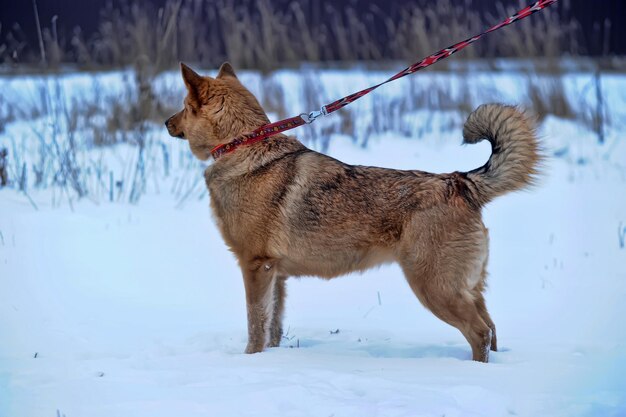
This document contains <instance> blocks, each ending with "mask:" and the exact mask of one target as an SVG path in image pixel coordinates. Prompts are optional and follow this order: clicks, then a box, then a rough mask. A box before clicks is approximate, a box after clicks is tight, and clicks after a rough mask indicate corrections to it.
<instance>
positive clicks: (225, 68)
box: [217, 61, 237, 78]
mask: <svg viewBox="0 0 626 417" xmlns="http://www.w3.org/2000/svg"><path fill="white" fill-rule="evenodd" d="M224 77H233V78H237V75H235V70H234V69H233V66H232V65H230V62H228V61H227V62H224V63H223V64H222V66H221V67H220V70H219V72H218V73H217V78H224Z"/></svg>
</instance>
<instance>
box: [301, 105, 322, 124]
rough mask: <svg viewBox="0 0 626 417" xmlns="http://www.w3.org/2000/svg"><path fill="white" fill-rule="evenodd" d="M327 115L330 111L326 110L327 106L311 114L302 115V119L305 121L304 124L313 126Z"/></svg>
mask: <svg viewBox="0 0 626 417" xmlns="http://www.w3.org/2000/svg"><path fill="white" fill-rule="evenodd" d="M327 114H328V111H327V110H326V106H322V108H321V109H319V110H314V111H312V112H310V113H302V114H300V117H301V118H302V120H304V123H306V124H311V123H313V122H314V121H315V119H317V118H318V117H321V116H326V115H327Z"/></svg>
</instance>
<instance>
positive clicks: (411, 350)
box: [283, 338, 508, 361]
mask: <svg viewBox="0 0 626 417" xmlns="http://www.w3.org/2000/svg"><path fill="white" fill-rule="evenodd" d="M283 347H294V346H291V344H290V345H288V346H285V345H284V344H283ZM298 347H299V348H301V349H313V350H315V351H320V352H322V351H323V352H324V353H331V352H332V353H336V354H340V355H342V356H343V355H351V354H356V355H355V356H362V355H361V353H362V354H364V355H365V356H369V357H372V358H398V359H400V358H407V359H409V358H414V359H422V358H451V359H459V360H464V361H465V360H467V361H469V360H471V359H472V351H471V349H468V348H467V347H465V346H463V345H462V344H459V345H452V344H447V345H446V344H411V345H407V344H405V343H402V344H394V343H392V342H388V341H383V342H370V341H365V342H357V343H353V342H348V341H330V340H321V339H315V338H303V339H299V346H298ZM502 350H503V351H507V350H508V349H502ZM494 353H495V352H492V354H494ZM493 356H496V355H493ZM494 359H495V358H494Z"/></svg>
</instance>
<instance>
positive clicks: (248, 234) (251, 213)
mask: <svg viewBox="0 0 626 417" xmlns="http://www.w3.org/2000/svg"><path fill="white" fill-rule="evenodd" d="M207 185H208V189H209V195H210V197H211V210H212V212H213V216H214V217H215V219H216V222H217V225H218V228H219V230H220V232H221V234H222V237H223V238H224V240H225V242H226V244H227V245H228V246H230V247H231V249H233V250H235V251H237V252H238V251H239V250H243V249H244V248H245V249H246V251H249V250H251V249H253V248H254V247H255V246H263V244H264V241H265V240H266V239H267V235H268V228H269V225H268V223H269V222H268V213H267V210H265V208H264V204H263V202H262V199H261V198H260V195H259V194H260V193H259V192H258V190H257V192H255V191H254V187H253V186H251V185H250V184H246V183H243V184H242V183H240V182H238V181H214V182H211V183H209V184H207Z"/></svg>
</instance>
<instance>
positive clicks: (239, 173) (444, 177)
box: [166, 63, 540, 362]
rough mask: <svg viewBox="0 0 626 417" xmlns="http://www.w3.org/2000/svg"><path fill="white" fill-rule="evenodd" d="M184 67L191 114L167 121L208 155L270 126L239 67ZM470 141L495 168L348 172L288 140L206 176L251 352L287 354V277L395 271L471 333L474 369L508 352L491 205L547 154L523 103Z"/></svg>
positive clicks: (263, 145)
mask: <svg viewBox="0 0 626 417" xmlns="http://www.w3.org/2000/svg"><path fill="white" fill-rule="evenodd" d="M181 68H182V75H183V79H184V81H185V84H186V86H187V89H188V95H187V97H186V98H185V108H184V109H183V110H182V111H180V112H179V113H177V114H175V115H174V116H172V117H171V118H170V119H168V120H167V121H166V126H167V129H168V132H169V133H170V135H172V136H176V137H180V138H184V139H187V140H188V141H189V145H190V147H191V151H192V152H193V153H194V155H196V156H197V157H198V158H200V159H202V160H206V159H208V158H209V156H210V150H211V149H212V148H213V147H215V146H216V145H219V144H222V143H227V142H229V141H230V140H231V139H232V138H234V137H236V136H238V135H240V134H242V133H244V132H248V131H251V130H254V129H255V128H257V127H259V126H261V125H263V124H266V123H268V122H269V120H268V118H267V116H266V114H265V112H264V111H263V109H262V108H261V106H260V105H259V103H258V101H257V100H256V99H255V97H254V96H253V95H252V94H251V93H250V92H249V91H248V90H247V89H246V88H245V87H244V86H243V85H242V84H241V83H240V82H239V80H238V79H237V76H236V75H235V72H234V70H233V68H232V67H231V66H230V64H228V63H225V64H224V65H222V67H221V68H220V71H219V74H218V75H217V77H216V78H210V77H202V76H200V75H198V74H196V73H195V72H194V71H193V70H191V69H190V68H189V67H187V66H185V65H184V64H181ZM463 136H464V140H465V142H466V143H476V142H478V141H480V140H482V139H487V140H489V141H490V142H491V145H492V155H491V157H490V158H489V160H488V161H487V163H486V164H485V165H484V166H482V167H480V168H477V169H475V170H473V171H470V172H453V173H451V174H431V173H428V172H422V171H400V170H394V169H384V168H376V167H365V166H354V165H348V164H344V163H343V162H340V161H338V160H336V159H333V158H331V157H329V156H326V155H323V154H320V153H317V152H315V151H312V150H310V149H308V148H306V147H305V146H304V145H303V144H302V143H300V142H299V141H297V140H296V139H295V138H293V137H290V136H285V135H282V134H281V135H276V136H273V137H270V138H268V139H266V140H264V141H262V142H259V143H256V144H254V145H249V146H245V145H244V146H241V147H239V148H238V149H236V150H235V151H234V152H231V153H228V154H225V155H223V156H222V157H221V158H219V159H218V160H217V161H215V163H214V164H212V165H211V166H210V167H208V168H207V170H206V172H205V177H206V184H207V187H208V189H209V192H210V194H211V207H212V209H213V213H214V215H215V218H216V219H217V224H218V226H219V229H220V231H221V233H222V236H223V237H224V240H225V241H226V243H227V245H228V246H229V247H230V249H231V250H232V251H233V253H234V254H235V256H236V257H237V259H238V261H239V264H240V266H241V270H242V273H243V279H244V283H245V290H246V301H247V309H248V345H247V347H246V352H247V353H254V352H260V351H262V350H263V349H264V348H265V347H266V346H270V347H273V346H278V345H279V343H280V340H281V335H282V323H281V322H282V315H283V309H284V305H285V280H286V278H287V277H290V276H304V275H315V276H319V277H323V278H334V277H337V276H339V275H343V274H346V273H348V272H351V271H363V270H366V269H368V268H371V267H373V266H375V265H379V264H382V263H387V262H398V263H399V264H400V266H401V267H402V269H403V271H404V274H405V276H406V279H407V281H408V282H409V285H410V287H411V289H412V290H413V291H414V292H415V295H416V296H417V298H418V299H419V300H420V301H421V303H422V304H423V305H425V306H426V307H427V308H428V309H430V311H432V312H433V313H434V314H435V315H436V316H437V317H439V318H440V319H441V320H443V321H445V322H446V323H449V324H451V325H452V326H454V327H456V328H457V329H459V330H460V331H461V333H462V334H463V335H464V336H465V338H466V339H467V340H468V342H469V343H470V345H471V347H472V358H473V359H474V360H476V361H483V362H487V361H488V358H489V350H490V349H491V350H494V351H495V350H496V349H497V347H496V328H495V326H494V324H493V321H492V320H491V317H490V316H489V313H488V312H487V307H486V305H485V300H484V298H483V294H482V292H483V290H484V288H485V277H486V271H485V267H486V264H487V256H488V233H487V229H486V228H485V226H484V225H483V223H482V220H481V208H482V207H483V206H484V205H485V204H486V203H488V202H489V201H491V200H492V199H493V198H495V197H497V196H499V195H502V194H505V193H507V192H509V191H513V190H518V189H521V188H523V187H525V186H527V185H529V184H531V183H532V181H533V178H534V176H535V174H536V173H537V165H538V163H539V160H540V155H539V151H538V143H537V140H536V137H535V134H534V128H533V124H532V123H531V122H530V121H529V120H528V119H527V118H526V117H525V116H524V115H523V114H522V113H521V112H519V111H518V110H517V109H515V108H514V107H509V106H504V105H499V104H488V105H483V106H480V107H478V108H477V109H476V110H474V112H473V113H472V114H470V116H469V117H468V119H467V122H466V123H465V126H464V129H463Z"/></svg>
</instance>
